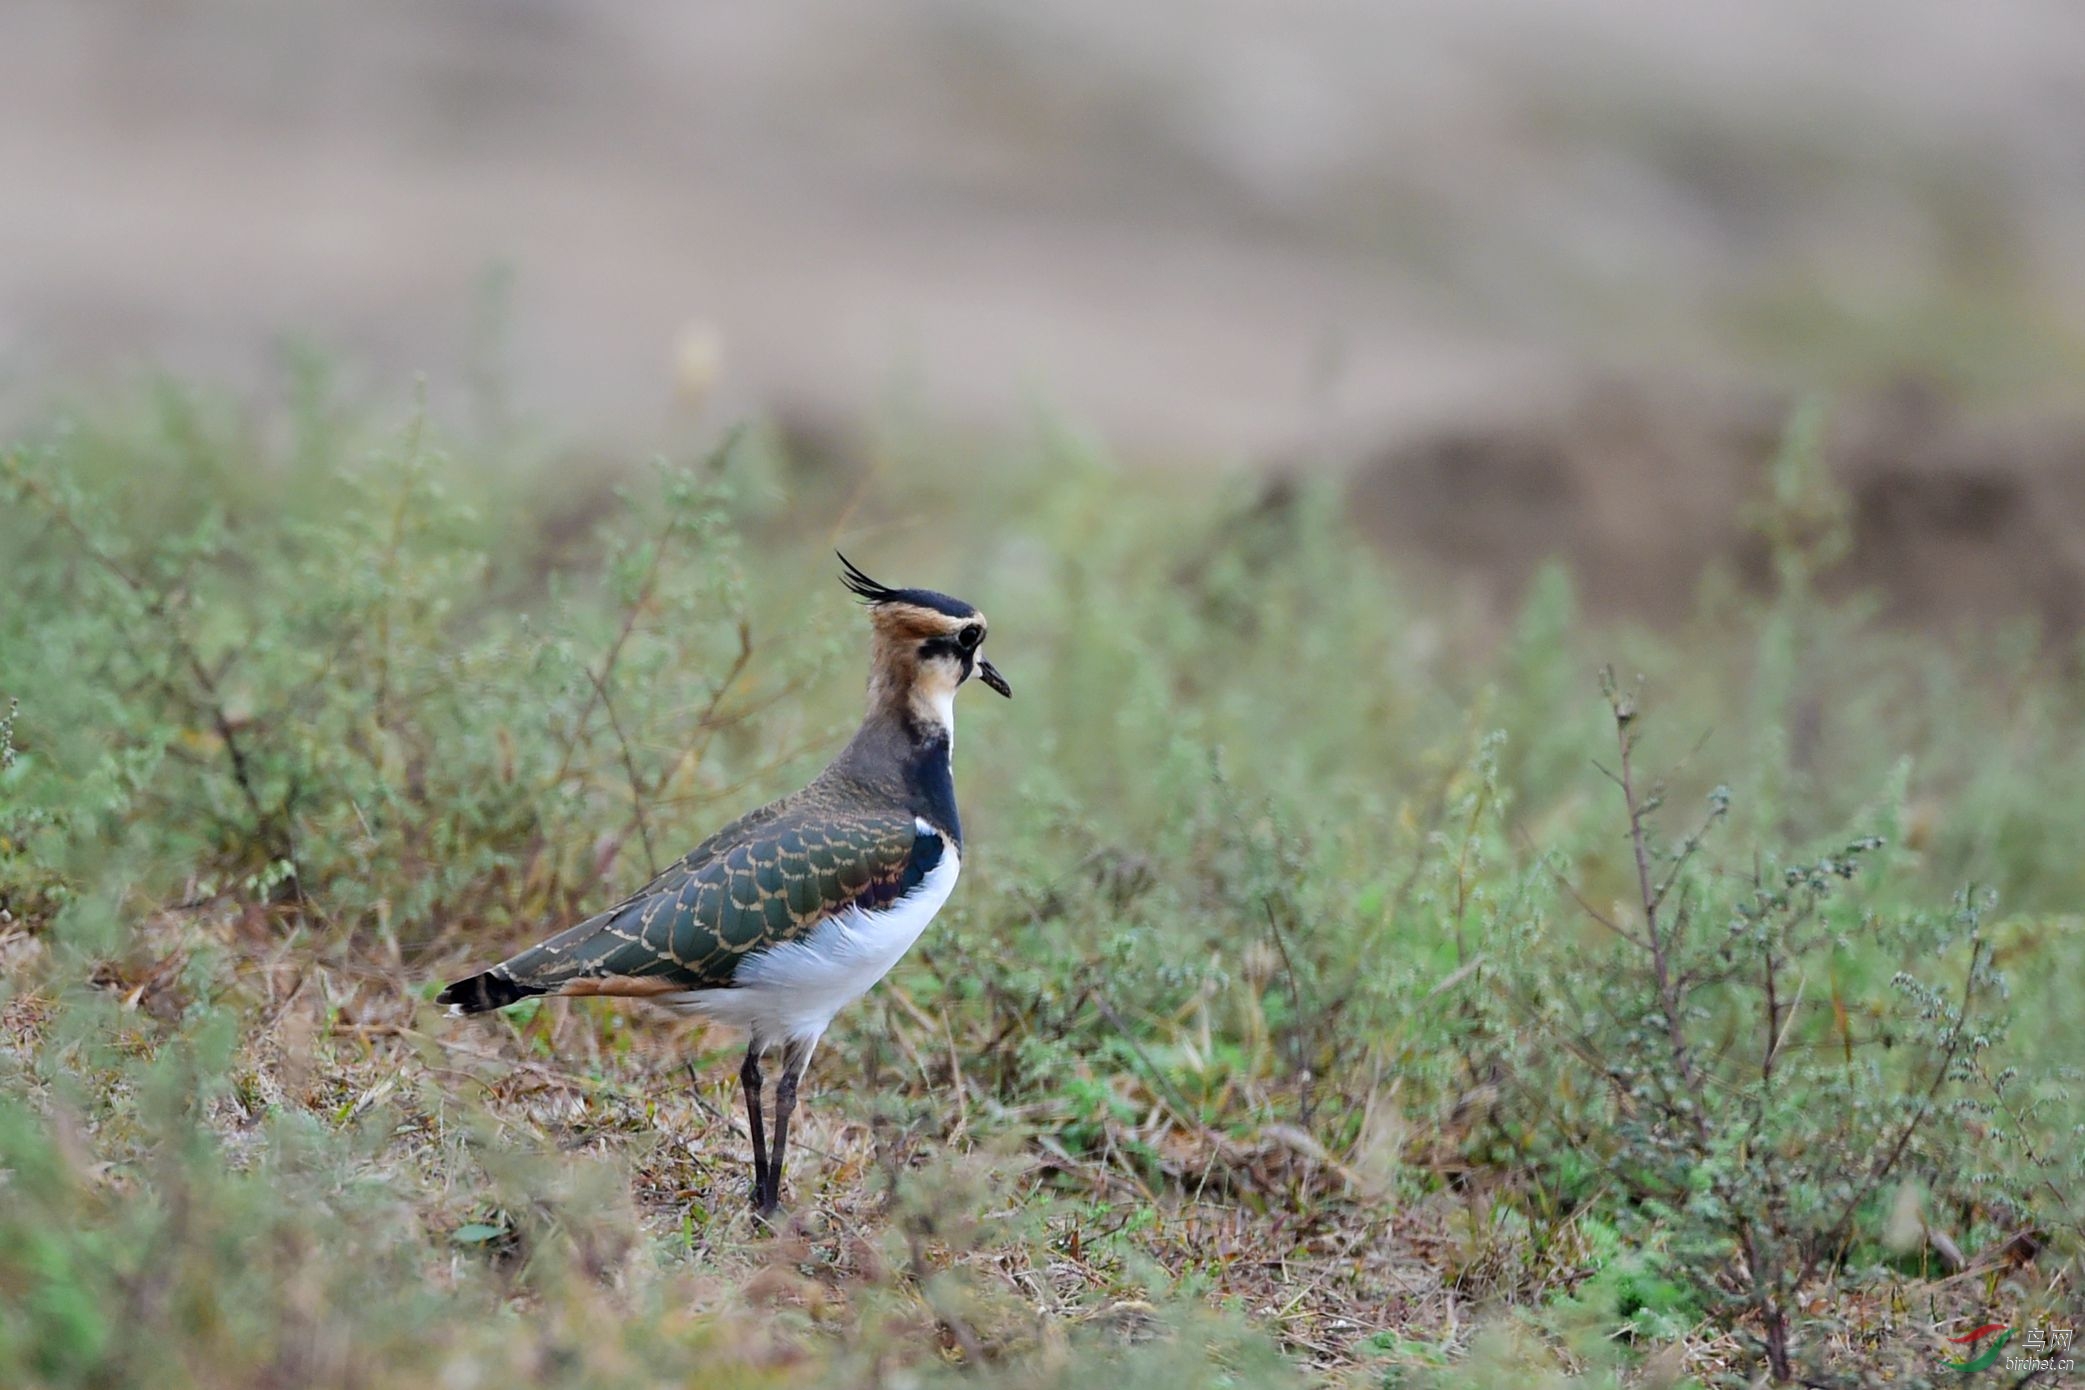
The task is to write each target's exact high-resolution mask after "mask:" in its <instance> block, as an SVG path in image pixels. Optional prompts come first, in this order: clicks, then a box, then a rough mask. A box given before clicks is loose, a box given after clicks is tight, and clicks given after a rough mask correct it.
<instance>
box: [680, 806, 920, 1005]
mask: <svg viewBox="0 0 2085 1390" xmlns="http://www.w3.org/2000/svg"><path fill="white" fill-rule="evenodd" d="M961 870H962V856H961V854H959V853H958V852H957V850H956V847H955V846H954V845H952V844H947V843H946V842H944V848H943V849H942V852H941V859H940V861H939V862H938V863H936V864H935V865H934V867H933V868H932V869H931V870H929V871H928V873H927V876H926V877H925V878H923V879H921V880H920V882H919V885H918V886H917V887H915V888H914V889H913V890H912V891H911V892H910V893H907V894H906V895H905V896H904V897H902V898H900V899H898V900H897V901H896V902H894V903H892V904H891V905H890V906H889V907H887V908H884V909H882V910H881V911H878V912H864V911H862V910H861V909H860V908H849V909H847V911H845V912H842V913H839V914H837V915H836V916H833V917H828V918H827V919H826V920H825V921H823V922H820V923H819V924H818V925H817V926H815V927H813V928H811V930H810V931H809V932H807V933H805V934H804V935H803V936H800V937H798V938H797V939H796V940H794V941H785V942H783V943H781V944H780V945H778V946H770V947H768V948H767V949H766V950H764V951H761V952H760V953H759V954H757V955H754V956H749V957H747V959H746V960H745V962H744V963H743V964H741V965H740V966H739V968H738V973H737V975H736V976H735V977H734V979H733V982H732V984H731V986H730V987H729V988H726V989H698V990H690V991H688V992H687V993H686V994H669V995H662V996H659V997H658V998H657V999H656V1001H655V1002H657V1003H660V1004H664V1005H666V1006H667V1007H668V1008H671V1009H674V1010H675V1011H677V1012H682V1013H692V1014H700V1015H702V1016H703V1017H705V1018H713V1019H715V1020H716V1021H717V1022H719V1023H726V1024H731V1025H733V1026H735V1027H739V1028H743V1029H745V1030H746V1031H747V1032H749V1033H751V1034H752V1035H753V1039H754V1041H755V1042H756V1043H758V1044H760V1045H762V1046H765V1045H767V1044H769V1043H775V1042H783V1041H792V1040H794V1041H801V1042H804V1043H807V1044H809V1043H815V1042H816V1041H817V1040H818V1037H819V1035H820V1034H822V1033H823V1032H825V1028H826V1025H827V1024H829V1023H831V1022H832V1021H833V1015H834V1014H837V1013H838V1012H839V1011H840V1010H841V1009H843V1008H845V1007H846V1006H847V1005H849V1004H851V1003H853V1002H854V1001H855V1000H857V999H859V998H861V997H862V995H864V994H866V993H868V990H869V987H870V986H871V985H873V984H875V983H876V982H877V981H878V980H880V979H882V978H883V977H884V976H885V975H887V974H889V973H890V968H891V967H892V966H894V965H896V964H897V963H898V962H899V961H900V960H901V959H903V958H904V955H905V953H906V952H907V951H909V950H911V949H912V943H913V942H915V941H917V940H919V936H920V933H921V932H923V931H925V930H926V929H927V923H929V922H931V921H933V920H934V914H936V913H937V912H939V911H941V905H942V904H943V903H945V902H947V901H948V895H949V894H950V893H951V892H953V891H954V890H955V886H956V875H957V874H958V873H959V872H961Z"/></svg>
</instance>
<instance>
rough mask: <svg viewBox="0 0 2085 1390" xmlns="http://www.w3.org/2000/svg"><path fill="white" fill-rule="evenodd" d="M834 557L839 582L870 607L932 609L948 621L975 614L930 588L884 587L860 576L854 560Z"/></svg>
mask: <svg viewBox="0 0 2085 1390" xmlns="http://www.w3.org/2000/svg"><path fill="white" fill-rule="evenodd" d="M833 554H835V555H839V556H840V563H841V565H843V566H844V567H845V568H844V569H843V571H842V572H841V575H840V582H841V583H842V584H844V585H846V586H847V591H848V592H849V593H851V594H853V595H855V596H856V597H858V598H859V599H861V601H862V602H863V603H866V604H868V605H869V606H870V607H871V608H873V607H875V606H876V605H878V604H882V603H909V604H912V605H913V606H915V607H918V608H931V609H933V610H934V611H935V612H936V613H945V614H947V615H948V616H949V617H951V618H971V617H975V616H976V615H977V610H976V609H975V608H972V607H971V606H970V605H969V604H967V603H965V602H963V600H961V599H959V598H950V597H949V596H948V595H947V594H938V593H935V592H934V591H933V590H932V589H893V588H891V587H890V586H889V585H887V584H878V583H877V582H876V581H875V580H873V579H871V578H869V576H868V575H866V574H864V573H862V569H861V566H859V565H857V564H855V563H854V561H852V560H850V559H848V558H847V557H846V556H845V555H840V552H839V551H837V550H835V551H834V552H833Z"/></svg>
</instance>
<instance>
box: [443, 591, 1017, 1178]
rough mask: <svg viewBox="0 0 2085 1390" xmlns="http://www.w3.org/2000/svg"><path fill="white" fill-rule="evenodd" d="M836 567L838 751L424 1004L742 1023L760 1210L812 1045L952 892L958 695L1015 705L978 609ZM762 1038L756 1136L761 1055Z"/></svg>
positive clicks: (957, 832)
mask: <svg viewBox="0 0 2085 1390" xmlns="http://www.w3.org/2000/svg"><path fill="white" fill-rule="evenodd" d="M835 553H836V554H838V552H835ZM839 560H840V563H841V565H842V567H843V569H842V575H841V582H842V583H843V584H844V585H845V586H846V588H847V589H848V590H849V591H850V592H852V593H853V594H854V595H855V596H856V597H857V598H859V599H860V600H861V601H862V603H863V604H864V605H866V607H867V609H868V616H869V627H870V647H869V680H868V710H867V713H866V714H865V715H864V716H863V718H862V722H861V726H860V727H859V728H858V729H856V730H855V733H854V737H853V738H852V739H850V740H849V741H848V743H847V745H846V747H844V748H843V749H841V750H840V753H839V755H838V756H836V757H835V758H834V759H833V760H832V762H831V763H830V764H829V765H828V766H827V767H826V768H825V770H824V771H823V772H820V773H819V774H818V775H817V776H816V777H815V778H813V779H812V780H811V781H810V783H809V784H808V785H806V786H804V787H803V788H802V789H800V790H798V791H795V792H792V793H790V794H789V795H787V796H785V797H782V798H781V799H780V800H778V801H772V802H769V803H768V804H767V805H765V806H762V807H760V808H759V809H757V810H754V811H751V812H748V813H747V814H746V815H743V816H740V817H739V818H738V819H737V820H735V821H732V822H731V823H730V824H729V825H726V826H725V827H724V828H723V829H721V830H719V831H717V832H716V833H715V834H714V835H711V836H710V837H709V838H708V839H706V840H704V841H703V842H702V843H701V844H699V845H697V846H696V847H695V848H694V849H692V850H690V851H689V852H688V853H687V854H686V855H684V856H683V857H682V858H680V859H679V860H677V861H675V862H674V863H673V864H672V865H671V866H670V867H668V868H667V869H666V870H665V871H664V872H662V873H660V874H659V875H658V876H657V877H656V878H654V879H652V881H651V882H649V883H647V884H645V885H644V887H642V888H640V889H638V890H637V891H636V892H635V893H632V894H631V895H630V896H629V897H627V898H625V899H623V900H622V901H621V902H619V903H617V904H615V905H614V906H613V907H610V908H608V909H607V910H606V911H604V912H601V913H599V914H597V915H595V916H593V917H589V918H587V919H586V920H585V921H583V922H580V923H577V924H576V925H573V926H570V927H567V928H565V929H564V930H563V931H560V932H558V933H557V934H556V935H554V936H551V937H549V938H548V939H546V940H544V941H542V942H541V943H539V944H537V945H535V946H531V947H529V948H528V949H527V950H525V951H522V952H521V953H520V954H518V955H515V956H512V957H510V958H508V959H507V960H504V961H501V962H500V963H499V964H498V965H495V966H493V967H492V968H491V969H489V970H486V971H483V972H481V973H479V974H476V975H472V976H470V977H468V978H467V979H461V980H457V981H456V982H455V983H453V984H451V985H449V986H448V987H447V988H445V989H443V990H442V991H441V993H440V994H438V995H437V996H436V998H435V1002H436V1003H437V1004H445V1005H447V1006H448V1007H449V1012H450V1013H451V1014H477V1013H486V1012H489V1011H491V1010H495V1009H502V1008H505V1007H507V1006H508V1005H509V1004H513V1003H515V1002H517V1001H519V1000H522V999H527V998H532V997H535V996H538V995H562V996H566V997H574V996H586V995H620V996H627V997H633V998H640V999H646V1000H649V1001H650V1002H651V1003H653V1004H656V1005H661V1006H664V1007H665V1008H667V1009H670V1010H672V1011H674V1012H675V1013H679V1014H682V1015H687V1016H695V1017H701V1018H707V1019H710V1020H712V1021H715V1022H719V1023H723V1024H727V1025H732V1026H735V1027H737V1028H740V1029H743V1030H744V1031H745V1033H746V1035H747V1041H746V1054H745V1061H744V1062H743V1064H742V1065H741V1066H740V1068H739V1082H740V1084H741V1087H742V1088H743V1090H744V1092H745V1102H746V1123H747V1128H748V1129H749V1130H750V1132H751V1138H752V1141H753V1182H752V1189H751V1197H752V1207H753V1210H754V1211H755V1212H756V1213H758V1214H759V1215H760V1216H761V1217H762V1218H771V1217H772V1216H773V1214H774V1212H775V1211H776V1209H777V1208H778V1207H779V1205H780V1203H781V1196H782V1170H783V1164H784V1161H785V1159H786V1157H787V1154H788V1147H789V1121H790V1116H791V1114H792V1113H793V1112H794V1111H795V1109H796V1093H797V1086H798V1084H799V1082H800V1081H801V1080H802V1078H803V1075H804V1072H805V1070H806V1068H807V1067H808V1066H809V1065H810V1061H811V1053H812V1050H813V1049H814V1048H816V1047H817V1045H818V1040H819V1038H820V1037H822V1036H823V1035H824V1033H825V1030H826V1028H827V1026H828V1025H829V1024H830V1023H831V1022H832V1021H833V1018H834V1016H835V1015H837V1014H838V1013H839V1012H840V1010H841V1009H843V1008H845V1007H846V1006H847V1005H848V1004H850V1003H852V1002H853V1001H854V1000H856V999H858V998H860V997H861V996H862V995H863V994H865V993H867V992H868V990H869V989H870V987H871V986H873V985H874V984H875V983H876V982H877V981H878V980H880V979H882V978H883V976H884V975H885V974H887V973H888V972H889V971H890V969H891V967H892V966H894V965H896V964H897V963H898V961H899V960H900V959H901V958H902V957H903V956H904V955H905V953H906V952H907V951H908V950H910V949H911V947H912V944H913V943H914V942H915V941H917V940H918V939H919V937H920V934H921V933H922V932H923V931H925V930H926V928H927V924H928V923H929V922H931V921H933V919H934V916H935V914H936V913H938V912H939V911H940V910H941V907H942V905H943V904H944V903H946V902H947V901H948V897H949V894H950V893H951V892H952V891H953V890H954V889H955V886H956V876H957V874H958V873H959V872H961V869H962V863H963V826H962V822H961V820H960V818H959V817H958V816H957V814H956V791H955V774H954V764H953V754H954V749H955V720H956V716H955V700H956V691H957V690H958V689H959V688H961V687H962V686H963V685H964V684H965V683H966V682H968V681H969V680H970V679H971V678H972V677H973V676H974V677H976V678H977V679H978V680H980V681H981V682H983V683H984V684H985V685H987V686H989V687H990V688H991V689H993V690H994V691H996V692H998V693H999V694H1000V695H1002V696H1005V697H1006V698H1007V699H1012V698H1013V688H1012V687H1011V686H1010V685H1008V684H1007V681H1006V677H1004V676H1002V675H1000V674H999V670H998V668H997V667H995V666H994V665H993V664H992V663H991V662H990V661H987V660H986V659H985V658H984V656H983V654H982V653H981V652H980V650H979V649H980V648H981V647H982V646H983V645H984V642H985V634H986V622H985V615H984V614H982V613H980V612H978V610H977V609H976V608H974V607H972V606H971V605H970V604H968V603H965V602H964V601H963V600H961V599H957V598H951V597H949V596H948V595H947V594H942V593H936V592H935V591H933V590H931V589H893V588H890V587H887V586H885V585H883V584H879V583H877V582H876V581H875V580H873V579H871V578H869V576H868V575H866V574H864V573H863V572H862V571H861V570H860V568H858V567H857V566H856V565H855V564H854V563H853V562H852V561H850V560H849V559H848V558H847V557H846V556H845V555H839ZM775 1048H779V1049H781V1054H782V1056H781V1069H780V1073H779V1075H778V1076H777V1077H776V1080H775V1106H774V1128H773V1142H772V1145H771V1146H770V1144H769V1143H768V1141H767V1138H766V1124H765V1117H764V1116H763V1115H762V1113H761V1112H762V1096H761V1091H762V1086H763V1084H764V1076H763V1073H762V1071H761V1061H762V1059H763V1057H765V1056H766V1055H767V1053H768V1052H769V1051H770V1050H771V1049H775Z"/></svg>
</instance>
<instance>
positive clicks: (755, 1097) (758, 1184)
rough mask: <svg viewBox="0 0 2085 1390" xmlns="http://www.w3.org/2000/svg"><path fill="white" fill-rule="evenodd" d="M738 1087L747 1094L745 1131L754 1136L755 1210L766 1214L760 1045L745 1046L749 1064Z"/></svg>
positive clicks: (765, 1145) (765, 1159)
mask: <svg viewBox="0 0 2085 1390" xmlns="http://www.w3.org/2000/svg"><path fill="white" fill-rule="evenodd" d="M738 1084H739V1087H740V1089H742V1090H744V1091H745V1093H746V1127H747V1128H748V1129H750V1130H751V1131H752V1132H753V1209H754V1210H755V1211H766V1210H767V1209H768V1208H766V1207H764V1206H763V1205H761V1204H762V1202H764V1201H765V1200H766V1194H767V1135H766V1133H765V1131H766V1128H767V1126H766V1124H765V1123H764V1122H763V1120H762V1118H761V1114H760V1108H761V1107H760V1044H759V1043H758V1042H749V1043H747V1044H746V1064H745V1065H744V1066H742V1067H740V1068H739V1069H738Z"/></svg>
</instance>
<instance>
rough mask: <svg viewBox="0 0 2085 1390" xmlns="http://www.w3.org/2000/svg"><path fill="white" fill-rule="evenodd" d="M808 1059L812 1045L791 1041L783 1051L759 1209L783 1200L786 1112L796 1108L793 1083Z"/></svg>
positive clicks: (764, 1208) (769, 1207) (787, 1144)
mask: <svg viewBox="0 0 2085 1390" xmlns="http://www.w3.org/2000/svg"><path fill="white" fill-rule="evenodd" d="M810 1060H811V1049H810V1048H808V1047H804V1046H802V1045H800V1044H798V1043H795V1042H792V1043H790V1044H789V1046H788V1047H787V1048H785V1049H784V1050H783V1052H782V1075H781V1076H780V1077H779V1078H777V1079H776V1081H775V1147H774V1152H773V1153H771V1154H770V1155H769V1156H768V1160H767V1200H766V1202H765V1204H764V1205H763V1206H762V1207H761V1210H762V1211H769V1212H771V1211H773V1210H774V1209H775V1208H776V1207H778V1206H780V1205H781V1203H782V1163H783V1160H784V1158H785V1157H786V1156H787V1155H788V1153H789V1116H790V1115H791V1114H792V1113H793V1112H794V1111H795V1110H796V1083H797V1081H798V1080H799V1079H801V1078H802V1076H803V1074H804V1067H805V1065H806V1064H807V1063H809V1062H810Z"/></svg>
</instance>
